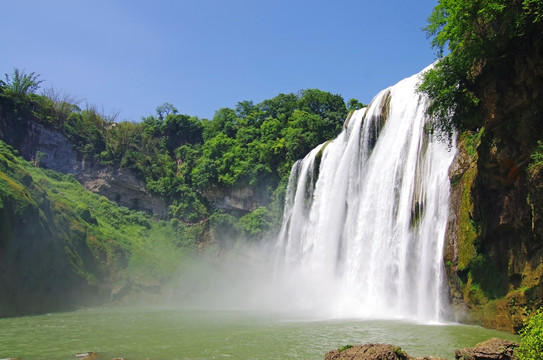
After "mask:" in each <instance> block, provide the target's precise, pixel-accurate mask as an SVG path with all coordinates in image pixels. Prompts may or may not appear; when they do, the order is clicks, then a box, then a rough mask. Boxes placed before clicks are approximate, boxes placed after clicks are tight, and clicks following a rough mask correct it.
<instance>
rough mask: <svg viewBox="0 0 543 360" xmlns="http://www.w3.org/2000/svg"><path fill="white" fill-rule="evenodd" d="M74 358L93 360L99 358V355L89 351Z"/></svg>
mask: <svg viewBox="0 0 543 360" xmlns="http://www.w3.org/2000/svg"><path fill="white" fill-rule="evenodd" d="M75 357H76V358H78V359H80V360H95V359H97V358H99V357H100V354H99V353H96V352H92V351H89V352H86V353H80V354H75Z"/></svg>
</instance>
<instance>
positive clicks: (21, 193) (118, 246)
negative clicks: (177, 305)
mask: <svg viewBox="0 0 543 360" xmlns="http://www.w3.org/2000/svg"><path fill="white" fill-rule="evenodd" d="M4 207H6V208H7V207H9V208H10V209H11V211H12V213H13V218H10V219H11V220H9V221H11V222H13V221H15V219H16V218H17V217H24V216H26V212H27V211H28V209H31V210H32V209H34V210H33V211H38V212H39V213H40V214H41V215H40V216H41V218H42V222H43V221H45V222H47V223H46V224H45V225H44V226H45V227H46V228H50V229H52V231H53V232H54V233H55V234H56V235H55V236H56V237H57V238H59V239H61V240H62V241H63V243H64V246H65V254H66V256H67V257H68V259H69V261H70V263H71V264H72V266H73V267H74V269H75V271H76V272H77V273H78V274H79V275H80V276H82V277H84V278H87V279H88V281H89V282H95V281H96V279H99V278H100V277H102V278H106V277H109V278H110V279H114V278H117V279H121V278H122V279H124V280H126V279H130V280H131V281H133V282H142V283H148V282H150V283H153V282H154V283H157V282H158V283H162V282H165V281H167V280H168V279H169V278H170V277H171V276H172V275H171V274H173V273H174V272H175V271H176V269H177V268H178V267H179V266H180V263H182V262H183V261H185V259H186V258H187V256H188V254H189V253H190V250H191V249H193V248H195V246H196V243H197V241H198V236H199V235H201V234H202V230H201V229H200V228H201V227H202V226H201V225H200V224H198V225H196V226H195V227H196V228H198V229H192V228H191V226H187V225H185V224H183V223H180V222H178V221H171V222H165V221H155V220H154V219H153V218H152V217H151V216H149V215H147V214H145V213H143V212H136V211H132V210H129V209H127V208H125V207H120V206H118V205H117V204H115V203H114V202H112V201H110V200H108V199H107V198H105V197H103V196H99V195H97V194H94V193H92V192H90V191H88V190H86V189H85V188H83V186H82V185H81V184H80V183H79V182H78V181H77V180H76V179H75V178H74V177H73V176H72V175H70V174H68V175H64V174H60V173H57V172H54V171H51V170H44V169H40V168H38V167H36V166H34V165H33V164H31V163H29V162H27V161H25V160H24V159H22V158H20V157H19V156H17V155H16V154H15V153H14V150H13V149H12V148H11V147H9V146H8V145H6V144H5V143H3V142H1V141H0V210H1V209H2V208H4ZM6 231H9V230H6ZM8 235H10V236H12V237H13V236H16V234H8ZM89 252H90V254H92V256H93V257H94V258H95V259H96V262H97V263H98V264H99V268H100V269H101V270H100V269H96V268H93V267H92V266H90V265H89V263H88V261H86V260H85V255H84V254H86V253H89Z"/></svg>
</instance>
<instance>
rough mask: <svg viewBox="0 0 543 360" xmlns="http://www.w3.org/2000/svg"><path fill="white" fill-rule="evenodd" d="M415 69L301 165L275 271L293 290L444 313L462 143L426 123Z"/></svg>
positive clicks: (434, 315)
mask: <svg viewBox="0 0 543 360" xmlns="http://www.w3.org/2000/svg"><path fill="white" fill-rule="evenodd" d="M419 80H420V75H419V74H417V75H414V76H412V77H410V78H407V79H405V80H402V81H401V82H399V83H398V84H396V85H394V86H392V87H390V88H388V89H386V90H383V91H382V92H380V93H379V94H378V95H377V96H376V97H375V98H374V99H373V101H372V103H371V104H370V105H369V106H368V107H367V108H364V109H360V110H357V111H355V113H354V114H353V115H352V116H351V117H350V119H349V120H348V121H346V124H345V127H344V130H343V132H342V133H341V134H339V135H338V137H337V138H336V139H334V140H332V141H330V142H328V143H325V144H322V145H320V146H318V147H317V148H315V149H314V150H313V151H311V152H310V153H309V154H308V155H307V156H306V157H305V158H304V159H302V160H300V161H298V162H296V164H294V166H293V168H292V172H291V176H290V180H289V185H288V188H287V194H286V201H285V208H284V215H283V224H282V228H281V232H280V236H279V238H278V240H277V243H276V247H275V250H276V254H275V255H276V271H277V273H278V274H279V275H283V276H284V277H288V278H290V279H293V281H294V279H296V280H295V281H296V282H297V284H298V285H297V286H296V287H295V288H294V289H293V292H292V295H291V296H292V298H293V299H294V300H295V301H299V302H300V304H301V305H302V306H306V307H308V308H319V309H322V310H324V311H328V312H330V313H332V314H334V315H339V316H364V317H371V318H406V319H412V320H416V321H421V322H436V321H440V320H441V319H442V318H443V313H444V312H445V311H446V310H447V301H446V284H445V274H444V264H443V246H444V239H445V231H446V225H447V219H448V215H449V213H448V212H449V191H450V183H449V177H448V168H449V166H450V164H451V162H452V160H453V157H454V155H455V151H454V147H453V148H452V149H451V148H450V147H449V146H448V144H446V143H443V142H441V141H439V140H437V139H434V138H433V137H432V136H430V135H429V134H427V133H426V132H425V131H424V128H425V122H426V119H427V117H426V115H425V110H426V106H427V101H426V99H425V98H424V96H423V95H421V94H419V93H417V92H416V90H415V88H416V86H417V83H418V82H419Z"/></svg>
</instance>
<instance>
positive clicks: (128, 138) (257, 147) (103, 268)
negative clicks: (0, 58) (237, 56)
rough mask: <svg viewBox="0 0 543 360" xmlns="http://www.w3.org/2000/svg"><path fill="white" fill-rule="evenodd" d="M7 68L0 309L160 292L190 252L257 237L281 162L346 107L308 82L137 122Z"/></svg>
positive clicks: (0, 132) (284, 171)
mask: <svg viewBox="0 0 543 360" xmlns="http://www.w3.org/2000/svg"><path fill="white" fill-rule="evenodd" d="M12 79H14V80H13V81H12V82H11V83H2V84H0V85H1V86H0V124H1V126H0V139H2V140H4V141H5V142H7V143H9V144H10V145H7V144H6V143H5V142H4V141H2V143H1V151H2V152H1V154H2V160H3V161H2V167H1V169H0V170H1V171H2V173H1V174H2V184H3V185H2V188H1V191H0V196H1V199H2V203H1V205H2V207H1V209H0V223H1V224H2V226H1V227H0V231H1V232H2V234H1V237H2V244H1V245H2V250H3V251H2V252H1V254H2V255H1V256H2V257H3V258H2V259H1V265H0V266H2V269H0V270H2V271H1V273H2V279H1V282H0V288H2V289H6V291H3V292H2V298H1V300H0V309H2V310H1V313H0V316H8V315H16V314H25V313H35V312H45V311H53V310H62V309H65V308H70V307H73V306H75V305H87V304H92V303H102V302H104V301H110V300H118V299H121V298H122V297H123V296H124V295H126V294H133V293H138V292H147V293H161V292H162V293H163V294H164V293H165V292H164V291H162V290H163V287H164V286H166V285H167V283H168V281H169V280H171V278H172V277H174V276H176V274H177V273H178V271H177V270H178V268H179V267H180V266H183V262H184V259H185V260H186V259H187V258H191V257H194V256H197V255H196V252H198V253H200V255H201V252H202V249H206V251H210V249H211V253H213V252H214V251H215V250H213V249H216V250H218V253H221V252H222V250H224V249H227V248H231V247H232V246H234V244H235V242H236V241H258V240H261V239H263V238H264V237H265V236H266V235H267V234H268V232H269V231H270V230H273V227H274V224H275V225H276V224H277V222H278V221H280V220H281V219H280V217H281V210H282V201H283V193H284V188H285V186H286V179H287V178H288V174H289V171H290V167H291V165H292V163H293V162H294V161H295V160H296V159H297V158H299V157H301V156H303V155H304V154H305V153H306V152H307V151H309V150H310V149H311V148H313V147H314V146H316V145H317V144H319V143H321V142H323V141H325V140H328V139H329V138H333V137H334V136H335V135H336V134H337V133H338V132H339V131H340V130H341V128H342V122H343V120H344V118H345V116H346V115H347V104H345V102H344V101H343V99H342V98H341V97H340V96H339V95H332V94H330V93H326V92H323V91H320V90H314V89H312V90H304V91H302V92H300V93H299V94H298V95H295V94H280V95H278V96H277V97H275V98H273V99H269V100H265V101H264V102H262V103H260V104H256V105H255V104H253V103H252V102H250V101H245V102H241V103H239V104H238V107H237V108H236V109H235V110H234V109H227V108H224V109H220V110H218V111H217V113H216V115H215V117H214V118H213V119H212V120H206V119H199V118H197V117H191V116H188V115H181V114H178V113H177V110H176V109H175V107H174V106H173V105H171V104H167V103H166V104H163V105H161V106H159V107H157V114H156V116H148V117H145V118H142V121H141V122H139V123H131V122H115V121H113V119H107V118H106V117H104V116H102V115H100V114H99V113H98V112H97V111H96V110H95V109H94V108H92V107H87V108H85V109H80V108H79V107H78V105H77V104H76V103H75V102H74V101H73V100H70V99H67V98H60V97H58V96H56V95H55V94H54V93H49V94H43V95H38V94H36V93H35V90H37V83H38V82H39V81H38V80H37V78H36V76H35V75H33V74H29V75H27V74H24V73H21V72H19V71H18V70H15V71H14V76H13V77H12ZM17 79H18V80H17ZM25 81H28V82H30V83H32V82H35V85H36V86H35V87H31V88H29V89H26V90H25V89H22V88H21V87H20V86H19V85H20V83H24V82H25ZM349 106H350V107H351V108H354V107H357V106H362V104H360V103H359V102H358V101H356V100H351V101H350V102H349ZM0 141H1V140H0ZM25 159H26V160H25ZM89 190H90V191H89ZM212 256H215V255H212Z"/></svg>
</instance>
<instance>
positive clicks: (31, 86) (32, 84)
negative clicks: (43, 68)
mask: <svg viewBox="0 0 543 360" xmlns="http://www.w3.org/2000/svg"><path fill="white" fill-rule="evenodd" d="M5 77H6V82H5V83H4V84H5V86H6V88H8V89H9V90H11V91H13V92H16V93H19V94H23V95H26V94H30V93H34V92H36V90H38V89H39V87H40V84H41V83H42V82H43V80H40V79H39V77H40V75H39V74H36V73H34V72H31V73H30V74H26V73H25V72H24V70H23V71H21V70H19V69H17V68H15V69H13V74H11V75H8V74H5Z"/></svg>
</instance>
